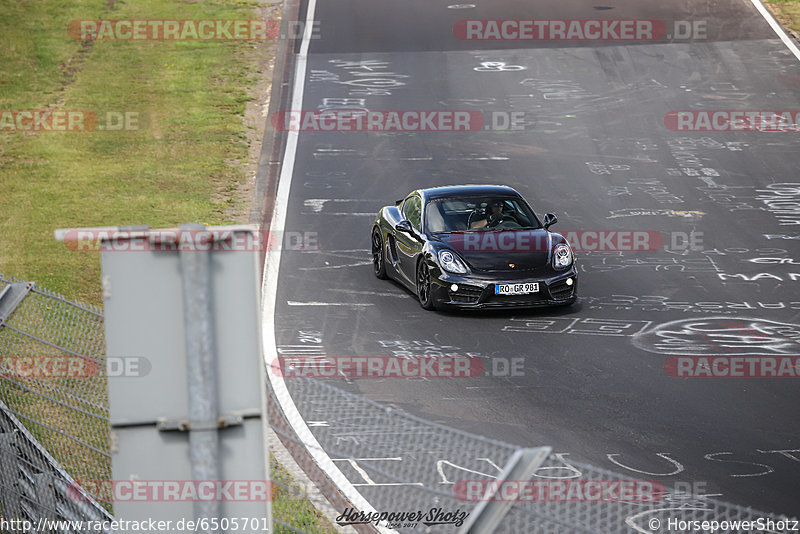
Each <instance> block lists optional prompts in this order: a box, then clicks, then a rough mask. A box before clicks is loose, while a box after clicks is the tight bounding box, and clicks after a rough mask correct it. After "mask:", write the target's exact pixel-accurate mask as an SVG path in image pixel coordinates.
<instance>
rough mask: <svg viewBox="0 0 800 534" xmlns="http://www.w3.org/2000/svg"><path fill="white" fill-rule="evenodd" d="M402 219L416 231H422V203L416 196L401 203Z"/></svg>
mask: <svg viewBox="0 0 800 534" xmlns="http://www.w3.org/2000/svg"><path fill="white" fill-rule="evenodd" d="M403 217H405V218H406V219H408V222H410V223H411V226H413V227H414V228H416V229H417V230H421V229H422V201H421V200H420V198H419V197H418V196H416V195H414V196H412V197H408V198H407V199H406V201H405V202H403Z"/></svg>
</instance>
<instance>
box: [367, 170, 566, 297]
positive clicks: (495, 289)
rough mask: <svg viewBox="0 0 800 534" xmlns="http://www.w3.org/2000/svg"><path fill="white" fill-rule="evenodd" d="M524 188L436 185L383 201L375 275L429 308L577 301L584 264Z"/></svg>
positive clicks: (374, 247)
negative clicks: (531, 202)
mask: <svg viewBox="0 0 800 534" xmlns="http://www.w3.org/2000/svg"><path fill="white" fill-rule="evenodd" d="M557 221H558V219H557V218H556V216H555V215H553V214H552V213H548V214H546V215H545V216H544V219H543V220H542V221H541V222H540V221H539V219H538V218H537V217H536V215H535V214H534V212H533V210H532V209H531V208H530V206H529V205H528V203H527V202H525V199H524V198H522V195H520V194H519V193H517V192H516V191H515V190H514V189H512V188H510V187H506V186H497V185H464V186H447V187H433V188H430V189H419V190H417V191H414V192H412V193H411V194H409V195H408V196H407V197H406V198H404V199H403V200H399V201H397V202H396V204H395V205H394V206H386V207H384V208H381V210H380V211H379V212H378V216H377V218H376V219H375V224H374V225H373V227H372V258H373V268H374V271H375V276H377V277H378V278H381V279H385V278H389V277H391V278H393V279H395V280H397V281H399V282H400V283H402V284H403V285H405V286H406V287H408V288H409V289H410V290H411V291H413V292H415V293H416V294H417V296H418V297H419V302H420V304H421V305H422V307H423V308H425V309H426V310H432V309H436V308H445V307H458V308H488V307H498V308H505V307H531V306H543V305H544V306H547V305H561V304H572V303H573V302H575V299H576V298H577V286H578V271H577V269H576V268H575V260H574V256H573V253H572V249H571V247H570V246H569V243H567V240H566V239H564V237H563V236H561V235H560V234H557V233H555V232H550V231H549V230H548V228H549V227H550V226H552V225H553V224H555V223H556V222H557Z"/></svg>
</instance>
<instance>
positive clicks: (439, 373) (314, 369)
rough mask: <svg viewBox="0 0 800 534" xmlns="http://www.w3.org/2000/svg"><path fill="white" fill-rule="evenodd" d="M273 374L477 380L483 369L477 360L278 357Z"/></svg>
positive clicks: (456, 357)
mask: <svg viewBox="0 0 800 534" xmlns="http://www.w3.org/2000/svg"><path fill="white" fill-rule="evenodd" d="M270 370H271V371H272V373H273V374H275V375H276V376H282V377H284V378H475V377H478V376H481V375H483V372H484V366H483V360H481V359H480V358H477V357H475V356H436V357H425V356H422V357H398V356H279V357H277V358H275V359H274V360H273V361H272V363H271V364H270Z"/></svg>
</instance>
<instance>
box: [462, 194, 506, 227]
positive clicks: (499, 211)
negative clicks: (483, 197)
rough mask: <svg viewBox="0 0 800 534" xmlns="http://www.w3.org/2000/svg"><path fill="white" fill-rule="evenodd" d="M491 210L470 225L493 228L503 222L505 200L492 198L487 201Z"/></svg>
mask: <svg viewBox="0 0 800 534" xmlns="http://www.w3.org/2000/svg"><path fill="white" fill-rule="evenodd" d="M487 204H488V205H489V209H490V210H491V211H488V212H485V213H484V214H483V217H482V218H480V219H476V220H474V221H472V222H471V223H470V225H469V227H470V228H486V227H487V226H488V227H490V228H492V227H494V226H497V225H498V224H500V223H501V222H503V219H504V216H503V201H502V200H499V199H494V200H490V201H489V202H487Z"/></svg>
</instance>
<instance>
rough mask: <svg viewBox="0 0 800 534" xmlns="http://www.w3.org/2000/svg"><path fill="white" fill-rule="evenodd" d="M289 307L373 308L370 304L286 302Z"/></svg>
mask: <svg viewBox="0 0 800 534" xmlns="http://www.w3.org/2000/svg"><path fill="white" fill-rule="evenodd" d="M286 304H288V305H289V306H374V305H375V304H373V303H371V302H297V301H294V300H288V301H286Z"/></svg>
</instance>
